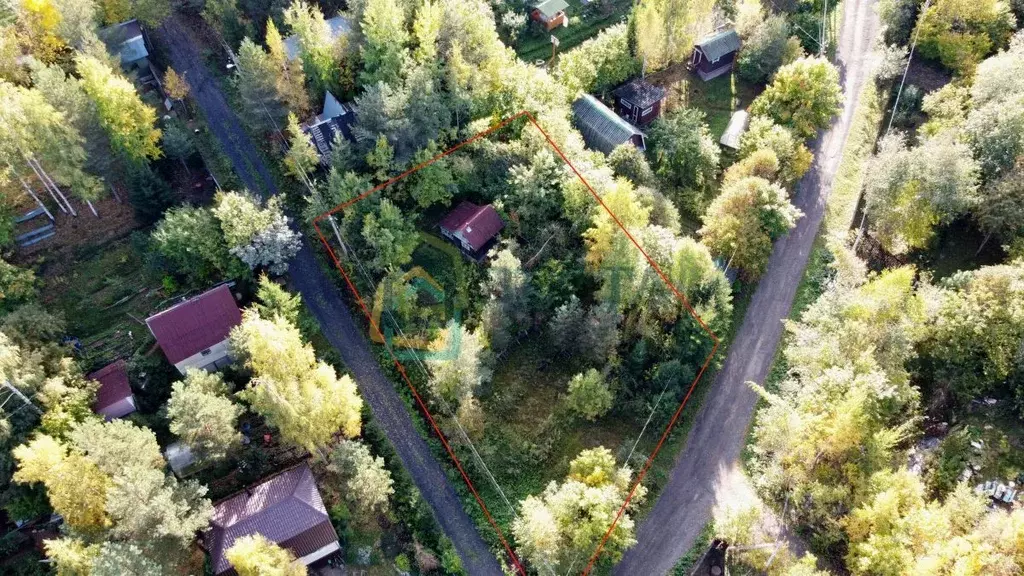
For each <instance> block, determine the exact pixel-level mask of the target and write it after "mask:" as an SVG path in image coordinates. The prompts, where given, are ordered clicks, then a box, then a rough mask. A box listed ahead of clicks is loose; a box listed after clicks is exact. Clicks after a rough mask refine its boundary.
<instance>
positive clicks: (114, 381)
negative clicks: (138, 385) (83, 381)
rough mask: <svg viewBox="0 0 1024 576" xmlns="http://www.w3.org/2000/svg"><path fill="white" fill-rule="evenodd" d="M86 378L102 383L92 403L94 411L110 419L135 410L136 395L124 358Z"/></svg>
mask: <svg viewBox="0 0 1024 576" xmlns="http://www.w3.org/2000/svg"><path fill="white" fill-rule="evenodd" d="M86 378H88V379H89V380H95V381H96V382H99V383H100V387H99V390H97V391H96V400H95V401H94V402H93V404H92V411H93V412H95V413H97V414H99V415H100V416H103V417H104V418H106V419H107V420H108V421H109V420H113V419H114V418H122V417H124V416H127V415H129V414H131V413H132V412H135V410H136V405H135V395H134V394H132V387H131V385H130V384H129V383H128V369H127V367H126V366H125V362H124V360H118V361H116V362H113V363H111V364H107V365H106V366H104V367H103V368H100V369H99V370H97V371H95V372H92V373H90V374H89V375H88V376H86Z"/></svg>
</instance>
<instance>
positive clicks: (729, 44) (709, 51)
mask: <svg viewBox="0 0 1024 576" xmlns="http://www.w3.org/2000/svg"><path fill="white" fill-rule="evenodd" d="M740 44H741V43H740V35H739V34H737V33H736V30H733V29H732V28H729V29H727V30H720V31H718V32H715V33H714V34H712V35H710V36H706V37H705V38H704V39H703V40H701V41H700V42H698V43H697V44H696V45H695V46H694V47H693V56H692V57H691V58H690V69H691V70H693V71H694V72H696V73H697V75H698V76H700V78H701V80H704V81H707V80H711V79H712V78H717V77H719V76H721V75H722V74H725V73H726V72H728V71H730V70H732V65H733V62H734V61H735V60H736V53H737V52H739V50H740Z"/></svg>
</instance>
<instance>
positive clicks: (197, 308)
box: [146, 284, 242, 374]
mask: <svg viewBox="0 0 1024 576" xmlns="http://www.w3.org/2000/svg"><path fill="white" fill-rule="evenodd" d="M241 323H242V312H241V311H240V310H239V309H238V304H236V303H235V297H234V296H233V295H232V294H231V288H229V287H228V285H227V284H221V285H220V286H217V287H216V288H214V289H212V290H209V291H207V292H204V293H202V294H200V295H199V296H196V297H194V298H191V299H189V300H186V301H184V302H182V303H180V304H177V305H175V306H172V307H171V308H169V309H167V310H164V311H163V312H160V313H158V314H154V315H153V316H150V317H149V318H147V319H146V324H147V325H148V326H149V330H150V331H151V332H152V333H153V336H154V337H155V338H156V342H157V344H159V345H160V348H161V349H162V350H163V351H164V355H165V356H167V360H168V361H169V362H170V363H171V364H174V367H175V368H177V369H178V371H179V372H181V373H182V374H184V373H185V371H186V370H188V369H189V368H201V369H203V370H219V369H221V368H223V367H224V366H227V365H228V364H230V363H231V358H230V356H229V349H228V335H229V334H230V333H231V329H232V328H234V327H235V326H238V325H239V324H241Z"/></svg>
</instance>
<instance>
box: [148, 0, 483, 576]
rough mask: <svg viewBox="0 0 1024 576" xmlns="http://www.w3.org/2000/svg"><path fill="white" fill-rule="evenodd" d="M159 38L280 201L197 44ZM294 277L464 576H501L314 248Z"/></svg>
mask: <svg viewBox="0 0 1024 576" xmlns="http://www.w3.org/2000/svg"><path fill="white" fill-rule="evenodd" d="M153 36H154V38H155V39H156V41H157V42H159V43H160V44H162V45H163V46H164V47H165V48H166V50H167V53H168V56H169V58H170V60H171V64H172V65H173V66H174V68H175V70H177V71H178V72H179V73H186V78H187V79H188V82H189V83H190V84H191V86H192V97H193V98H194V99H195V101H196V103H197V104H198V105H199V107H200V108H201V109H202V110H203V113H204V114H205V116H206V118H207V119H208V121H209V125H210V129H211V130H212V131H213V133H214V135H216V136H217V139H218V140H220V142H221V145H222V146H223V148H224V152H225V154H227V156H228V157H229V158H230V159H231V163H232V165H233V166H234V168H235V172H237V173H238V176H239V177H240V178H241V179H242V182H243V183H244V184H245V185H246V186H247V187H248V188H249V189H250V190H252V191H254V192H259V193H261V194H263V195H273V194H276V193H277V188H276V186H275V185H274V181H273V179H272V178H271V176H270V172H269V171H268V170H267V167H266V166H265V165H264V164H263V161H262V159H261V158H260V155H259V153H258V152H257V150H256V148H255V147H254V146H253V144H252V142H251V141H250V140H249V136H248V134H246V132H245V130H243V129H242V126H241V124H240V122H239V119H238V117H237V116H236V115H235V114H234V112H233V111H232V110H231V108H230V107H229V106H228V104H227V100H226V99H225V97H224V94H223V92H221V89H220V86H219V85H218V84H217V81H216V79H215V78H214V77H212V76H211V75H210V72H209V71H208V70H207V69H206V66H205V65H204V64H203V62H202V59H201V57H200V54H199V52H198V49H197V46H198V43H197V42H195V41H194V39H193V38H192V36H191V31H190V30H188V28H187V25H183V24H182V23H181V22H180V21H178V20H177V17H171V18H169V19H168V20H167V21H166V22H165V23H164V24H163V26H161V27H160V29H159V30H156V31H155V32H154V34H153ZM289 277H290V280H291V283H292V285H293V286H294V287H295V288H296V289H297V290H298V291H299V293H301V294H302V299H303V301H304V302H305V303H306V306H307V307H308V308H309V309H310V311H311V312H312V313H313V315H314V316H315V317H316V319H317V321H318V322H319V323H320V328H321V330H323V332H324V335H325V336H327V339H328V340H329V341H330V343H331V345H332V346H334V347H335V348H336V349H337V350H338V353H339V354H341V357H342V360H343V361H344V362H345V365H346V366H347V367H348V369H349V370H351V372H352V376H353V377H354V378H355V380H356V383H357V384H358V386H359V392H360V393H361V394H362V396H363V398H364V399H365V400H366V402H367V403H368V404H369V405H370V408H371V409H372V410H373V415H374V418H376V420H377V423H378V424H380V426H381V427H382V428H383V429H384V432H385V433H386V434H387V437H388V439H389V440H390V441H391V443H392V445H393V446H394V447H395V451H396V452H397V453H398V456H399V458H400V459H401V461H402V465H403V466H405V469H406V470H407V471H408V472H409V474H410V475H411V476H412V478H413V481H414V482H415V483H416V487H417V488H419V490H420V493H421V494H422V495H423V499H424V500H425V501H426V502H427V503H428V504H430V507H431V509H432V510H433V511H434V517H435V518H436V519H437V522H438V524H440V525H441V529H442V530H443V531H444V533H445V534H446V535H447V536H448V537H449V538H450V539H451V540H452V543H453V544H454V545H455V550H456V552H458V554H459V557H460V558H461V559H462V564H463V567H464V568H465V569H466V572H467V573H469V574H472V575H473V576H476V575H477V574H495V575H499V574H501V569H500V567H499V565H498V561H497V559H496V558H495V557H494V555H493V554H492V553H491V550H490V548H489V547H488V546H487V544H486V542H484V540H483V538H481V537H480V534H479V533H478V532H477V531H476V526H475V525H474V524H473V521H472V520H471V519H470V517H469V515H468V514H466V512H465V511H464V510H463V509H462V501H461V500H460V499H459V496H458V495H457V494H456V493H455V490H454V489H453V488H452V486H451V484H449V483H448V478H447V476H446V475H445V473H444V470H443V469H442V468H441V465H440V464H439V463H438V462H437V460H436V459H435V458H434V455H433V453H432V452H431V450H430V447H429V446H428V445H427V443H426V441H424V440H423V437H422V436H420V434H419V433H418V432H417V431H416V428H415V426H414V425H413V421H412V417H411V416H410V415H409V412H408V410H407V409H406V407H405V403H404V402H403V401H402V398H401V397H400V396H399V395H398V393H397V392H396V391H395V386H394V384H392V383H391V382H390V381H388V379H387V378H385V377H384V374H383V373H382V372H381V370H380V366H379V365H378V364H377V361H376V359H375V358H374V356H373V354H372V353H371V351H370V347H369V344H368V343H367V341H366V339H365V338H364V337H363V334H362V332H361V331H360V330H359V328H358V325H357V324H356V323H355V322H353V320H352V316H351V314H350V313H349V310H348V306H347V305H346V304H345V302H344V301H343V300H342V299H341V296H340V295H339V294H338V290H337V288H336V287H335V285H334V284H333V283H332V281H331V278H330V277H329V276H328V275H327V272H326V271H325V270H324V269H323V268H321V267H320V265H319V263H318V262H317V261H316V258H315V257H314V254H313V252H312V249H311V248H310V246H309V245H308V244H304V245H303V248H302V250H301V251H300V252H299V254H298V255H297V256H296V257H295V258H294V259H293V260H292V261H291V263H290V271H289Z"/></svg>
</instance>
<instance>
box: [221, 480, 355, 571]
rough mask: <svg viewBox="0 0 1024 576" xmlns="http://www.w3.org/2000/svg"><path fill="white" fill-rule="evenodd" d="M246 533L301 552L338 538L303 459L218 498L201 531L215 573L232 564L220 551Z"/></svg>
mask: <svg viewBox="0 0 1024 576" xmlns="http://www.w3.org/2000/svg"><path fill="white" fill-rule="evenodd" d="M249 534H262V535H263V537H264V538H266V539H268V540H270V541H271V542H274V543H276V544H278V545H280V546H281V547H283V548H287V549H289V550H291V551H292V553H294V554H295V556H296V557H301V556H305V555H306V554H310V553H312V552H315V551H317V550H319V549H321V548H323V547H324V546H326V545H328V544H330V543H332V542H337V541H338V535H337V533H336V532H335V531H334V527H333V526H331V520H330V518H329V517H328V516H327V509H326V508H325V507H324V501H323V499H322V498H321V497H320V491H319V490H317V487H316V481H315V480H314V478H313V473H312V472H311V471H310V470H309V467H308V466H306V465H305V464H301V465H299V466H297V467H295V468H292V469H291V470H287V471H285V472H282V473H280V474H278V475H277V476H273V477H271V478H269V479H267V480H265V481H264V482H262V483H260V484H258V485H256V486H254V487H252V488H251V489H248V490H246V491H244V492H240V493H238V494H236V495H234V496H232V497H231V498H228V499H227V500H224V501H221V502H219V503H218V504H217V505H216V506H214V509H213V518H212V519H211V520H210V529H209V530H208V531H207V532H206V534H205V541H206V547H207V550H208V551H209V552H210V561H211V563H212V564H213V571H214V573H215V574H223V573H225V572H229V571H231V570H232V567H231V563H230V562H228V560H227V558H226V557H225V556H224V553H225V552H227V550H228V549H229V548H231V546H232V545H233V544H234V542H235V540H237V539H238V538H241V537H243V536H247V535H249Z"/></svg>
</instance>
